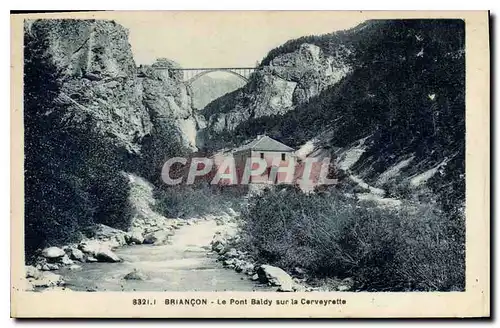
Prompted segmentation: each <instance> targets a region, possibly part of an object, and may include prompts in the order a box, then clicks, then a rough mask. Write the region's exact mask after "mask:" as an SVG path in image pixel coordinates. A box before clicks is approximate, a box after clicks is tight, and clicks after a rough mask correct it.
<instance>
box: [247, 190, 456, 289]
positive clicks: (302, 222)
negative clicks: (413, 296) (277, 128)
mask: <svg viewBox="0 0 500 328" xmlns="http://www.w3.org/2000/svg"><path fill="white" fill-rule="evenodd" d="M242 218H243V219H244V225H243V227H242V230H243V236H244V243H245V245H246V247H247V248H248V250H249V251H251V252H252V253H253V254H254V255H255V256H257V257H258V258H261V259H262V260H264V261H266V262H268V263H271V264H275V265H278V266H280V267H283V268H285V269H292V268H294V267H295V266H301V267H303V268H305V269H307V270H309V271H310V272H311V273H313V274H314V275H315V276H316V277H338V278H345V277H352V278H353V279H354V280H355V288H356V289H359V290H372V291H407V290H422V291H424V290H425V291H431V290H432V291H434V290H452V289H463V288H464V283H465V282H464V280H465V258H464V252H465V248H464V244H463V239H461V238H457V235H456V231H457V229H453V231H454V234H451V233H450V229H449V228H450V227H451V226H456V225H457V223H456V222H450V221H448V219H447V217H446V216H445V215H442V213H441V212H440V211H438V210H437V209H435V208H431V207H421V208H417V209H416V208H411V209H410V208H408V209H405V210H389V209H382V208H378V207H375V206H372V207H366V206H364V207H361V206H359V205H358V204H357V203H356V202H355V201H354V200H350V199H348V198H345V197H342V196H341V195H340V194H336V193H333V194H332V193H330V194H325V193H323V194H321V195H319V194H304V193H302V192H301V191H300V190H296V189H293V188H285V189H281V190H275V191H267V192H265V193H264V194H262V195H260V196H256V197H254V198H253V199H251V200H250V204H249V206H248V208H246V209H245V210H244V211H243V212H242ZM459 230H460V229H459ZM461 231H462V233H463V231H464V229H463V226H462V229H461Z"/></svg>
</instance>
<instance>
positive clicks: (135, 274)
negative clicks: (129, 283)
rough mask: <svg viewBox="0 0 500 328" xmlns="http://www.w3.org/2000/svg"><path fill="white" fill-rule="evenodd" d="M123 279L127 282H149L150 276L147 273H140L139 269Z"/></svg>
mask: <svg viewBox="0 0 500 328" xmlns="http://www.w3.org/2000/svg"><path fill="white" fill-rule="evenodd" d="M123 279H125V280H147V279H148V276H147V275H146V274H145V273H143V272H141V271H138V270H137V269H134V271H132V272H130V273H127V274H126V275H125V276H124V277H123Z"/></svg>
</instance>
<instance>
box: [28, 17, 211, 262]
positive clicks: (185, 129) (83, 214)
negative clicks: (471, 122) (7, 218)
mask: <svg viewBox="0 0 500 328" xmlns="http://www.w3.org/2000/svg"><path fill="white" fill-rule="evenodd" d="M24 43H25V48H24V49H25V52H24V58H25V65H24V95H25V97H24V120H25V145H26V148H25V156H26V162H25V170H26V175H25V177H26V185H25V187H26V188H25V191H26V218H25V219H26V224H25V227H26V238H25V240H26V242H27V245H26V246H27V247H26V252H27V255H28V257H29V256H31V255H32V254H34V253H35V250H36V249H38V248H45V247H46V246H53V245H61V244H64V243H68V242H70V241H74V240H75V239H81V238H82V236H81V233H80V232H81V230H82V228H84V227H88V226H93V225H94V224H96V223H101V224H104V225H106V226H109V227H114V228H118V229H121V230H128V229H129V228H130V227H131V223H132V221H133V220H134V214H133V209H131V208H130V204H129V198H130V197H131V190H130V188H131V186H130V184H129V181H128V180H127V177H126V175H124V174H123V173H122V172H135V173H136V174H138V175H143V176H145V177H146V178H148V179H150V180H159V179H160V171H161V167H162V165H163V161H164V160H165V158H167V157H168V156H172V155H173V154H175V155H176V156H179V155H182V154H183V153H186V152H191V151H193V150H194V149H195V139H196V131H197V129H198V128H199V127H200V126H202V125H203V119H201V118H200V117H198V116H197V115H195V114H194V113H193V111H192V108H191V100H190V96H189V95H188V91H187V89H186V87H185V86H184V85H183V83H182V81H181V79H180V77H179V76H178V74H170V75H169V74H168V72H169V71H166V70H161V69H158V67H157V66H158V65H170V66H172V67H173V66H175V64H174V63H172V62H170V61H168V60H160V61H158V63H155V64H153V65H152V66H148V67H140V68H137V67H136V64H135V62H134V59H133V57H132V51H131V47H130V44H129V42H128V31H127V30H126V29H125V28H123V27H122V26H120V25H118V24H116V23H115V22H114V21H106V20H69V19H60V20H59V19H50V20H34V21H27V22H26V23H25V33H24ZM155 65H156V66H155ZM152 220H153V221H155V218H153V219H152ZM136 236H137V234H136ZM124 238H125V236H124V235H122V236H118V235H117V236H116V238H115V241H114V242H115V243H116V244H124V243H125V241H124ZM139 239H140V238H139ZM136 242H138V240H136ZM61 256H62V255H61ZM76 259H77V260H80V256H79V255H78V254H77V255H76Z"/></svg>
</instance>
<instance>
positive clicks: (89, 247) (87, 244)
mask: <svg viewBox="0 0 500 328" xmlns="http://www.w3.org/2000/svg"><path fill="white" fill-rule="evenodd" d="M102 247H103V246H102V242H100V241H99V240H93V239H90V240H85V241H82V242H81V243H80V244H79V245H78V248H79V249H80V250H81V251H82V252H84V253H86V254H89V255H92V256H94V255H95V254H96V253H97V252H98V251H99V250H100V249H101V248H102Z"/></svg>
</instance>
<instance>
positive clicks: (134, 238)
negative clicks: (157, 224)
mask: <svg viewBox="0 0 500 328" xmlns="http://www.w3.org/2000/svg"><path fill="white" fill-rule="evenodd" d="M142 232H143V231H142V229H137V228H135V229H132V230H131V231H130V233H129V234H128V243H129V244H132V243H135V244H136V245H140V244H142V243H143V242H144V236H143V235H142Z"/></svg>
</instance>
